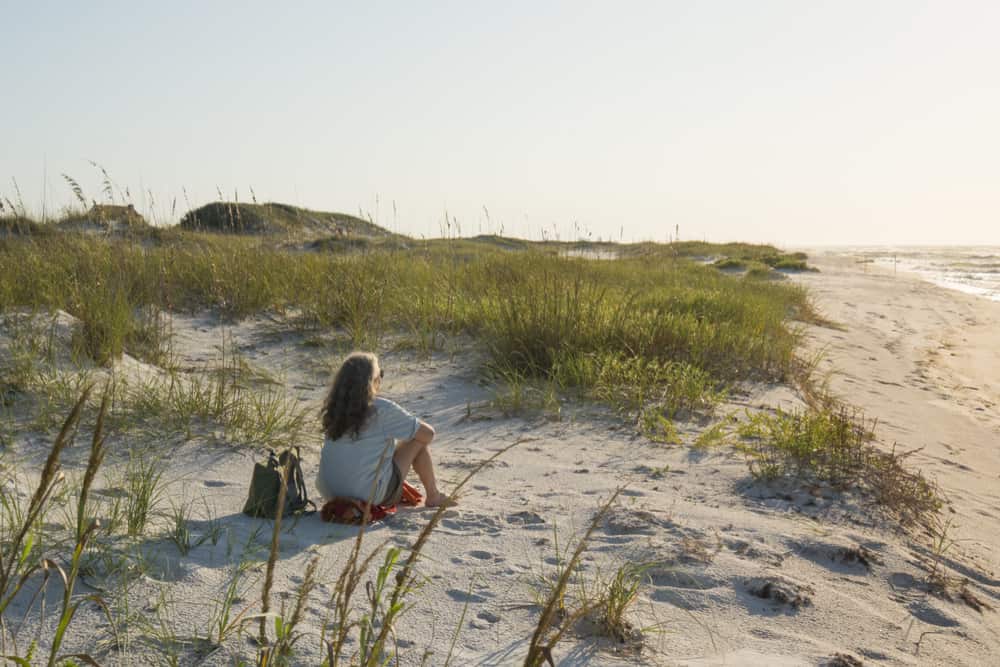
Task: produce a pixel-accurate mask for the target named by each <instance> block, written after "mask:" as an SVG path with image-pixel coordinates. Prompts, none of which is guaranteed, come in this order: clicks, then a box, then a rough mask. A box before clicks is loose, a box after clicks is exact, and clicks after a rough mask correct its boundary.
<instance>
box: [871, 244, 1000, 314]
mask: <svg viewBox="0 0 1000 667" xmlns="http://www.w3.org/2000/svg"><path fill="white" fill-rule="evenodd" d="M856 251H860V254H863V255H864V256H865V258H867V259H870V260H872V261H873V262H874V263H875V264H877V265H879V266H885V267H889V268H892V267H893V266H895V269H896V270H897V271H904V272H906V273H912V274H915V275H918V276H920V277H921V278H923V279H924V280H927V281H928V282H932V283H934V284H935V285H940V286H941V287H945V288H948V289H953V290H958V291H959V292H965V293H966V294H974V295H976V296H980V297H983V298H986V299H991V300H993V301H1000V247H998V246H970V247H957V246H953V247H948V246H937V247H922V248H917V247H902V248H864V249H860V248H859V249H857V250H856Z"/></svg>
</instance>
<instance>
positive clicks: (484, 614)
mask: <svg viewBox="0 0 1000 667" xmlns="http://www.w3.org/2000/svg"><path fill="white" fill-rule="evenodd" d="M476 618H478V619H480V620H482V621H486V622H487V623H499V622H500V617H499V616H498V615H497V614H494V613H493V612H492V611H487V610H486V609H484V610H482V611H481V612H479V613H478V614H476Z"/></svg>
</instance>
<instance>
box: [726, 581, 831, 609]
mask: <svg viewBox="0 0 1000 667" xmlns="http://www.w3.org/2000/svg"><path fill="white" fill-rule="evenodd" d="M743 587H744V588H745V589H746V591H747V592H748V593H749V594H750V595H753V596H754V597H758V598H760V599H762V600H768V601H770V602H773V603H775V604H776V605H778V606H786V607H790V608H791V609H794V610H798V609H799V608H801V607H807V606H809V605H811V604H812V596H813V595H815V593H816V592H815V591H814V590H813V588H812V587H811V586H808V585H806V584H800V583H799V582H797V581H793V580H791V579H788V578H787V577H781V576H778V575H769V576H765V577H753V578H751V579H747V580H746V581H744V582H743Z"/></svg>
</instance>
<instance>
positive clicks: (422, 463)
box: [393, 440, 449, 507]
mask: <svg viewBox="0 0 1000 667" xmlns="http://www.w3.org/2000/svg"><path fill="white" fill-rule="evenodd" d="M393 460H394V461H395V462H396V465H397V466H398V467H399V472H400V473H401V474H402V476H403V478H404V479H405V478H406V474H407V473H408V472H409V471H410V467H411V466H412V467H413V470H414V471H415V472H416V473H417V476H418V477H419V478H420V483H421V484H423V485H424V491H425V492H426V494H427V499H426V500H425V501H424V504H425V505H426V506H427V507H437V506H438V505H440V504H442V503H445V502H449V499H448V496H446V495H445V494H443V493H441V491H439V490H438V488H437V477H435V475H434V463H433V461H431V453H430V451H428V443H424V442H420V441H419V440H409V441H407V442H404V443H403V444H401V445H399V446H398V447H396V453H395V454H394V455H393Z"/></svg>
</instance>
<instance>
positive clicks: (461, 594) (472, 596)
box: [445, 588, 493, 603]
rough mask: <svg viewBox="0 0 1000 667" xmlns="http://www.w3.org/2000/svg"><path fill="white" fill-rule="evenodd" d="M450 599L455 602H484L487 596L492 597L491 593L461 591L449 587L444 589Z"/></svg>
mask: <svg viewBox="0 0 1000 667" xmlns="http://www.w3.org/2000/svg"><path fill="white" fill-rule="evenodd" d="M445 592H446V593H447V595H448V597H450V598H451V599H452V600H454V601H455V602H473V603H479V602H486V601H487V600H488V599H489V598H491V597H493V595H492V594H491V593H486V592H482V593H472V592H470V591H463V590H460V589H458V588H449V589H448V590H447V591H445Z"/></svg>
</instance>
